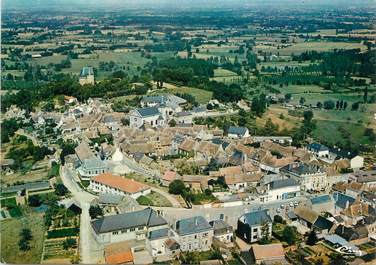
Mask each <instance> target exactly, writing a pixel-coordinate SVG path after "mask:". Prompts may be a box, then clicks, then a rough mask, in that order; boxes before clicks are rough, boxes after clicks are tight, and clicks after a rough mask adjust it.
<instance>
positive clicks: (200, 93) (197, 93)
mask: <svg viewBox="0 0 376 265" xmlns="http://www.w3.org/2000/svg"><path fill="white" fill-rule="evenodd" d="M161 91H163V92H167V93H172V94H175V93H181V94H183V93H187V94H191V95H192V96H194V97H195V99H196V100H197V102H198V103H200V104H206V103H208V102H209V101H210V100H211V99H212V95H213V92H211V91H206V90H203V89H199V88H194V87H186V86H183V87H178V86H173V85H169V86H168V88H166V89H164V90H161Z"/></svg>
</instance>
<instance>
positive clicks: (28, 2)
mask: <svg viewBox="0 0 376 265" xmlns="http://www.w3.org/2000/svg"><path fill="white" fill-rule="evenodd" d="M375 4H376V0H3V1H2V7H3V8H5V9H8V8H9V9H46V8H47V9H48V8H54V9H60V10H69V9H74V8H77V7H83V6H86V7H88V8H90V9H101V8H105V9H115V10H116V9H118V8H121V9H135V8H157V9H172V8H178V9H184V8H187V9H195V8H200V9H203V8H221V7H222V8H241V7H247V6H268V5H273V6H286V5H287V6H288V5H290V6H319V5H331V6H339V7H347V6H348V7H351V6H371V5H372V6H375Z"/></svg>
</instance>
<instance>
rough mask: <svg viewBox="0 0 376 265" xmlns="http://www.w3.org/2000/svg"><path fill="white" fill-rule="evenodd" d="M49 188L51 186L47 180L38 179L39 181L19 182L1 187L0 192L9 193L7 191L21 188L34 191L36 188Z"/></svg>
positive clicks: (15, 190) (20, 189) (16, 190)
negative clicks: (18, 183)
mask: <svg viewBox="0 0 376 265" xmlns="http://www.w3.org/2000/svg"><path fill="white" fill-rule="evenodd" d="M50 188H51V186H50V183H49V182H48V181H39V182H29V183H25V184H20V185H14V186H10V187H4V188H2V189H1V192H2V193H9V192H18V191H22V190H29V191H30V190H31V191H36V190H48V189H50Z"/></svg>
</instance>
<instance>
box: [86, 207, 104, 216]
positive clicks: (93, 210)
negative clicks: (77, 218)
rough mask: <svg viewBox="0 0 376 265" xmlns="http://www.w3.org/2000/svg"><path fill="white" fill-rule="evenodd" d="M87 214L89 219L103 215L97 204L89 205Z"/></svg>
mask: <svg viewBox="0 0 376 265" xmlns="http://www.w3.org/2000/svg"><path fill="white" fill-rule="evenodd" d="M89 215H90V217H91V219H96V218H97V217H98V216H103V210H102V208H101V207H100V206H99V205H91V206H90V208H89Z"/></svg>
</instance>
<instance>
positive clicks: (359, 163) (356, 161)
mask: <svg viewBox="0 0 376 265" xmlns="http://www.w3.org/2000/svg"><path fill="white" fill-rule="evenodd" d="M362 167H364V157H362V156H359V155H357V156H354V157H353V158H351V159H350V168H352V169H359V168H362Z"/></svg>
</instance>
